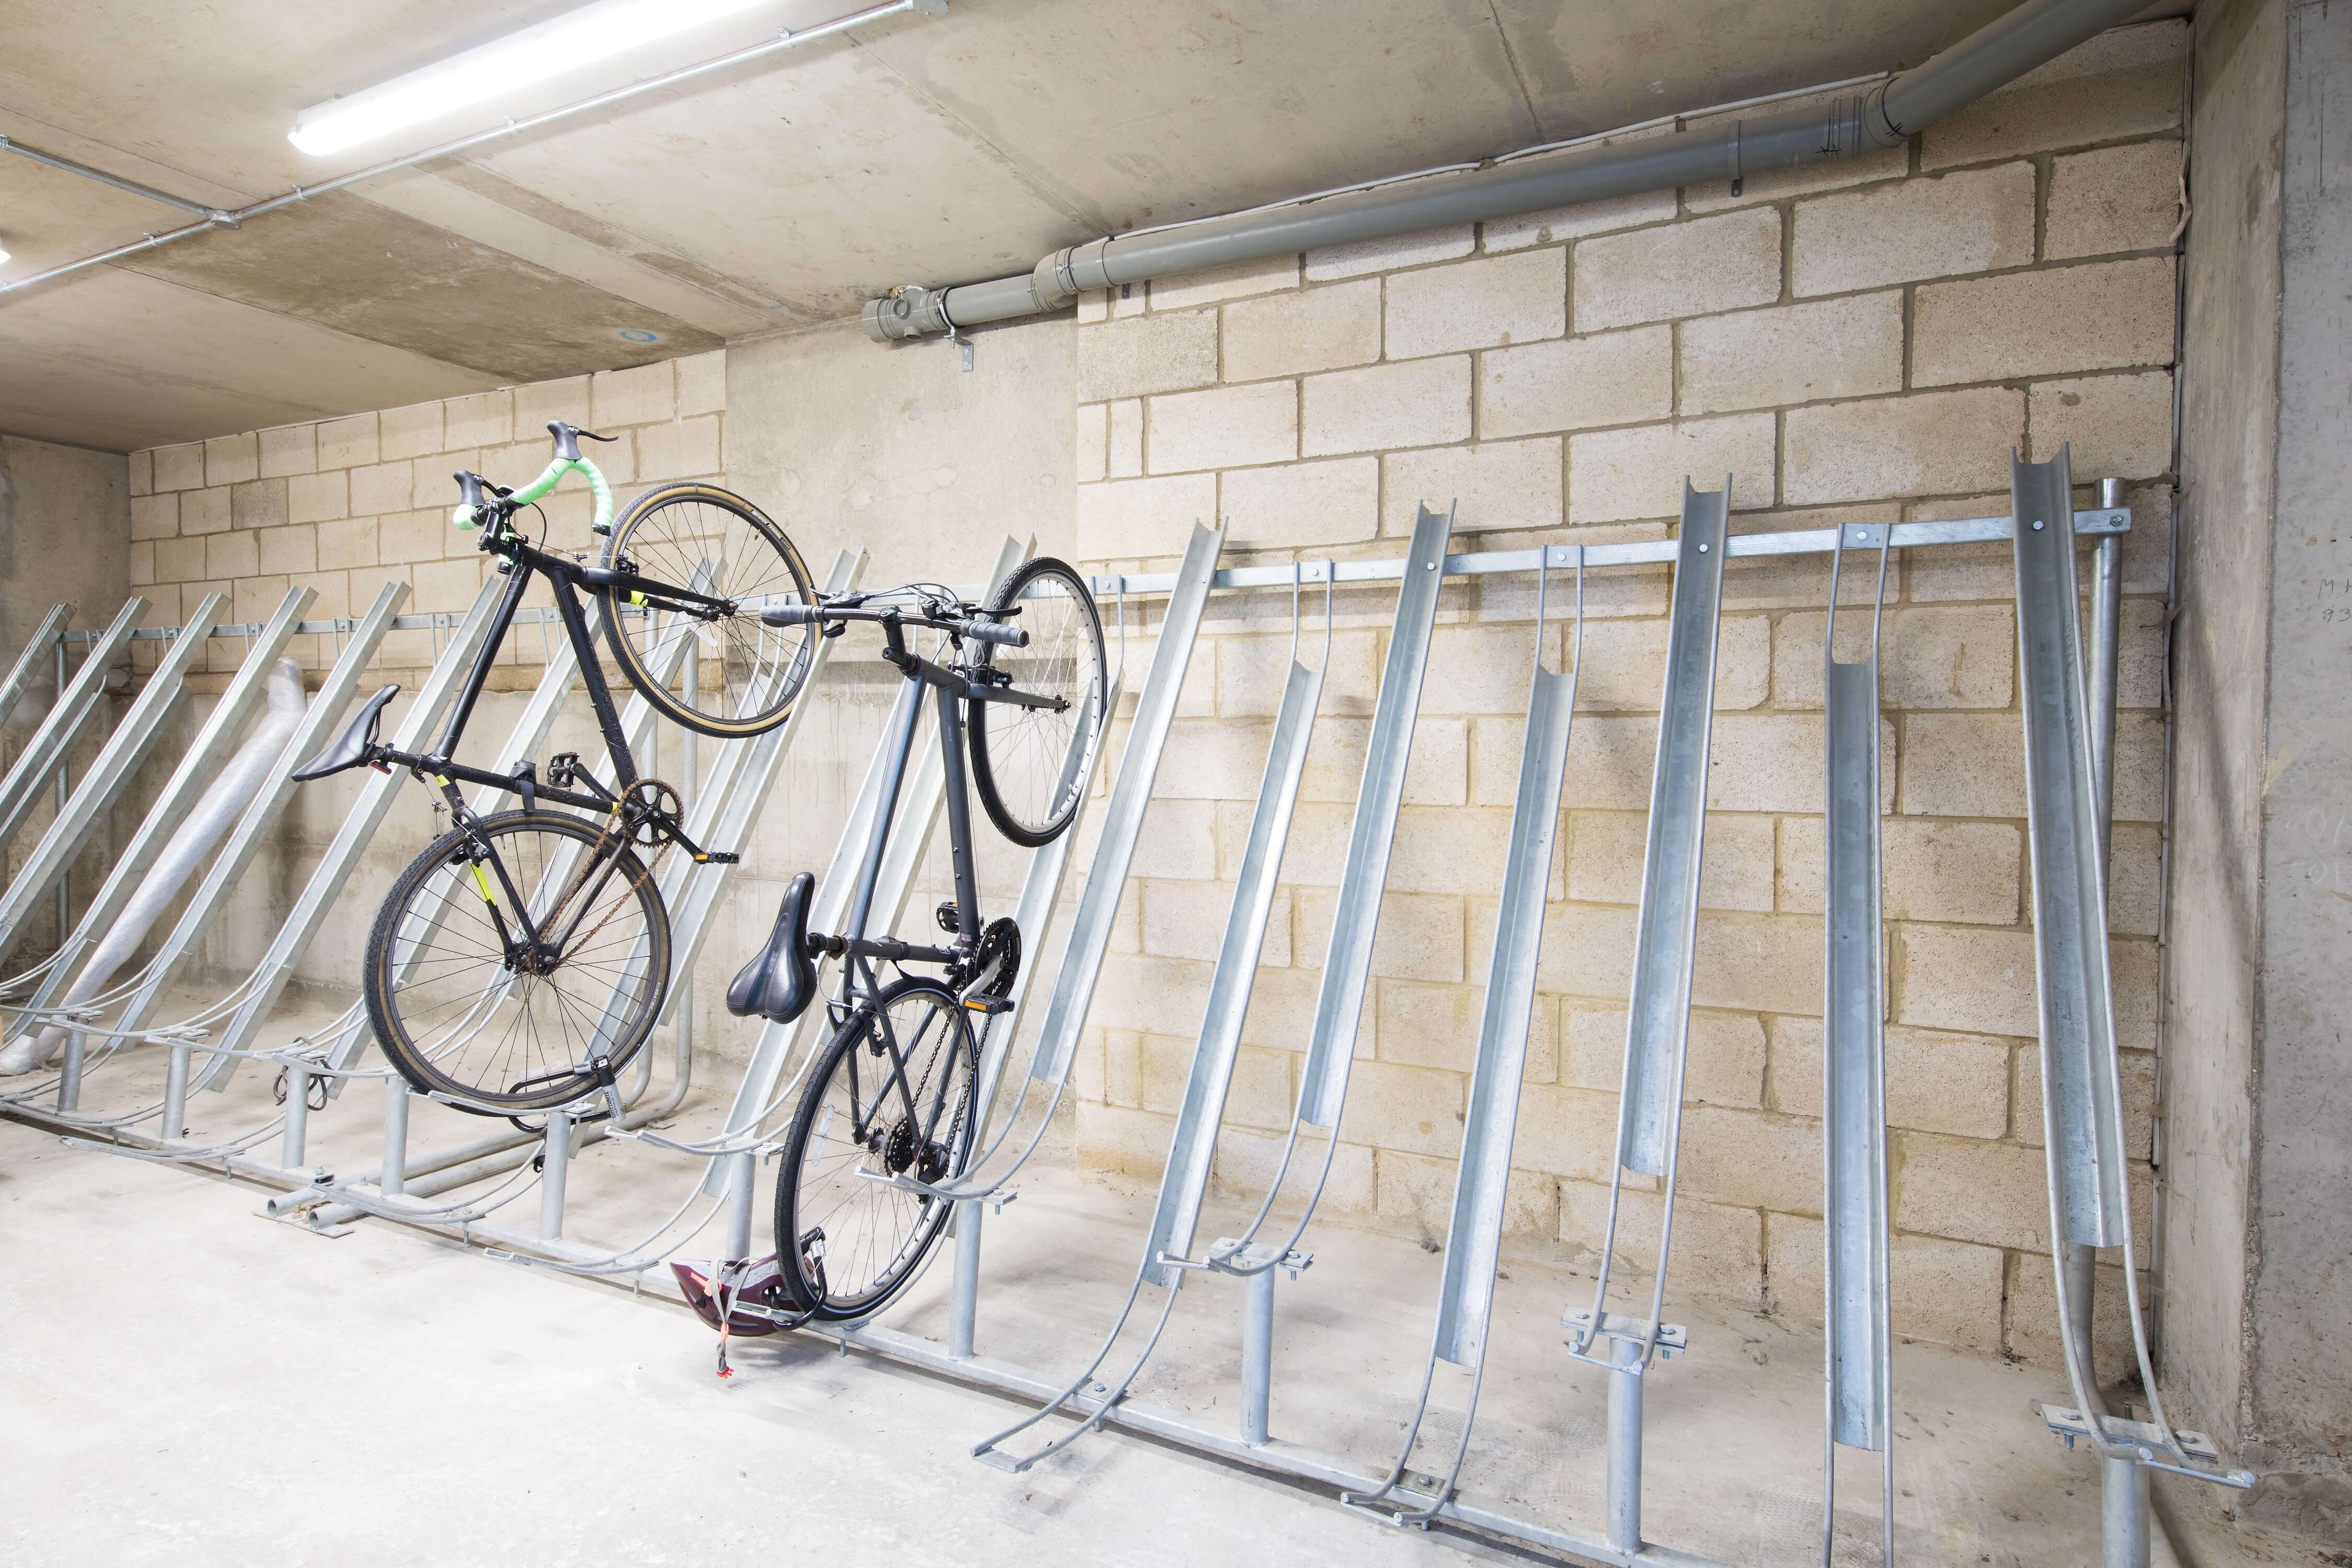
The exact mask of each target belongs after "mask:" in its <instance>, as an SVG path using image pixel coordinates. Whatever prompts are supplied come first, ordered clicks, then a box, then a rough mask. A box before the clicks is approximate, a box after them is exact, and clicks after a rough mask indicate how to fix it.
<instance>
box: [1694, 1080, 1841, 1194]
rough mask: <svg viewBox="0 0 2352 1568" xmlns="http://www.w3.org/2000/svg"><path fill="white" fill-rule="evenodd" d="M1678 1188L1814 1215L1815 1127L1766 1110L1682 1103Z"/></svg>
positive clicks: (1818, 1178)
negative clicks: (1683, 1105)
mask: <svg viewBox="0 0 2352 1568" xmlns="http://www.w3.org/2000/svg"><path fill="white" fill-rule="evenodd" d="M1681 1188H1682V1190H1683V1191H1685V1192H1687V1193H1689V1194H1690V1195H1691V1196H1693V1197H1695V1198H1704V1199H1706V1200H1708V1201H1710V1202H1714V1203H1719V1204H1727V1205H1733V1206H1735V1207H1738V1208H1768V1209H1777V1210H1779V1211H1780V1212H1781V1213H1783V1214H1819V1213H1821V1209H1822V1131H1821V1128H1820V1126H1819V1125H1818V1124H1817V1123H1814V1122H1811V1121H1802V1120H1800V1119H1797V1118H1794V1117H1785V1116H1780V1115H1777V1114H1774V1113H1773V1112H1770V1111H1764V1110H1736V1109H1733V1108H1731V1107H1727V1106H1714V1105H1686V1106H1685V1107H1684V1108H1683V1127H1682V1161H1681Z"/></svg>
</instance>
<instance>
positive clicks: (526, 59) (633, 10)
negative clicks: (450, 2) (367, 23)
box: [286, 0, 768, 157]
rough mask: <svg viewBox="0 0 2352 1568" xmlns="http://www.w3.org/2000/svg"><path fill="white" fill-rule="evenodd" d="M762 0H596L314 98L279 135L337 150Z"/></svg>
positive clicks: (314, 151) (309, 148)
mask: <svg viewBox="0 0 2352 1568" xmlns="http://www.w3.org/2000/svg"><path fill="white" fill-rule="evenodd" d="M767 3H768V0H596V3H595V4H594V5H583V6H582V7H580V9H578V10H577V11H570V12H566V13H565V14H564V15H562V16H558V17H556V18H555V19H554V20H553V21H550V22H541V24H540V25H539V26H536V27H525V28H524V29H523V30H522V31H521V32H520V33H513V34H509V36H508V37H503V38H500V39H499V40H497V41H496V42H494V43H488V44H484V45H482V46H481V47H478V48H472V49H467V51H466V52H465V53H464V54H461V55H452V56H450V57H449V58H447V59H446V60H442V61H440V62H439V63H437V64H435V65H429V66H425V67H422V68H419V69H416V70H413V71H410V72H409V73H408V74H407V75H406V76H402V77H394V79H392V80H390V81H387V82H384V83H383V84H381V85H379V86H376V87H372V88H369V89H366V90H365V91H363V92H355V93H352V95H351V96H350V97H348V98H334V99H330V100H327V101H326V102H324V103H320V104H313V105H312V106H311V107H310V108H309V109H306V110H303V111H302V112H301V113H300V114H298V115H296V116H295V117H294V129H293V130H291V131H289V132H287V133H286V139H287V140H288V141H289V142H293V143H294V145H295V146H297V147H299V148H300V149H301V150H302V151H303V152H305V153H310V155H311V156H313V157H319V156H321V155H323V154H326V153H340V152H341V151H342V150H343V149H344V148H346V147H354V146H357V145H358V144H359V143H361V142H372V141H373V140H375V139H376V138H377V137H379V136H385V135H389V134H391V133H392V132H394V131H400V130H404V129H406V128H407V127H409V126H411V125H419V124H422V123H424V122H425V121H428V120H435V119H438V118H439V117H441V116H442V115H445V114H451V113H455V112H456V111H457V110H460V109H464V108H467V107H468V106H470V105H473V104H477V103H483V102H488V101H489V100H494V99H499V98H505V97H509V96H510V95H512V94H514V93H515V92H517V91H519V90H520V89H524V88H527V87H530V86H531V85H532V84H534V83H536V82H541V81H545V80H547V79H549V78H551V77H556V76H561V75H562V74H563V73H564V72H565V71H569V70H576V69H578V68H580V67H582V66H587V65H593V64H594V63H595V62H597V61H598V60H606V59H611V58H613V57H614V56H615V55H621V54H626V53H627V52H629V51H630V50H632V49H636V48H641V47H644V46H646V45H647V44H650V43H654V42H656V41H657V40H659V39H662V38H667V37H672V36H673V35H675V34H678V33H683V32H686V31H688V29H690V28H694V27H699V26H703V25H704V24H705V23H709V22H716V21H719V20H720V19H722V18H724V17H728V16H734V15H735V14H736V13H737V12H739V11H748V10H750V9H751V8H752V7H753V6H754V5H765V4H767Z"/></svg>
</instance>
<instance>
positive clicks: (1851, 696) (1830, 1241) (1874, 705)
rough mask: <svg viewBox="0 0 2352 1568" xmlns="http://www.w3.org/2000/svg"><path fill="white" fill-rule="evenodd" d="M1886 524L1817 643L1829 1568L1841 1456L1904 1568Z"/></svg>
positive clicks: (1834, 576)
mask: <svg viewBox="0 0 2352 1568" xmlns="http://www.w3.org/2000/svg"><path fill="white" fill-rule="evenodd" d="M1892 542H1893V530H1892V529H1891V528H1890V527H1889V525H1887V524H1885V523H1874V524H1868V525H1861V524H1849V525H1847V526H1844V527H1842V528H1840V529H1839V530H1838V542H1837V548H1836V549H1835V550H1833V551H1832V552H1831V554H1830V598H1829V606H1830V607H1829V614H1828V615H1827V616H1825V617H1823V618H1824V621H1825V626H1824V629H1823V631H1822V667H1823V668H1822V676H1823V681H1822V704H1823V707H1824V710H1825V713H1824V718H1823V723H1822V728H1823V730H1824V731H1825V733H1826V735H1827V748H1826V749H1827V752H1828V784H1827V792H1826V794H1827V805H1828V812H1827V826H1826V828H1825V833H1824V837H1825V839H1826V842H1827V846H1828V859H1829V864H1828V868H1827V871H1826V874H1825V876H1824V878H1823V886H1824V887H1825V888H1826V889H1828V892H1827V903H1828V914H1827V918H1826V919H1825V920H1824V921H1822V930H1823V937H1822V942H1823V952H1822V1019H1823V1023H1822V1163H1823V1172H1824V1174H1823V1197H1822V1221H1823V1224H1822V1232H1823V1236H1822V1257H1823V1260H1824V1267H1825V1268H1826V1271H1827V1278H1826V1280H1825V1284H1824V1293H1823V1295H1822V1300H1823V1302H1824V1303H1825V1306H1824V1309H1823V1311H1822V1319H1823V1322H1822V1357H1823V1367H1822V1381H1823V1385H1824V1389H1825V1394H1824V1397H1825V1398H1826V1401H1827V1405H1828V1418H1827V1421H1826V1423H1825V1426H1824V1432H1823V1437H1822V1563H1823V1565H1824V1568H1827V1564H1828V1563H1830V1562H1831V1561H1832V1553H1833V1551H1834V1548H1835V1543H1836V1532H1837V1450H1838V1448H1839V1447H1841V1446H1843V1447H1849V1448H1861V1449H1865V1450H1874V1451H1876V1452H1877V1453H1878V1455H1879V1456H1880V1459H1879V1477H1880V1489H1879V1497H1880V1501H1879V1511H1880V1547H1879V1551H1880V1562H1881V1563H1883V1564H1885V1568H1894V1563H1895V1442H1894V1435H1893V1432H1892V1430H1891V1425H1892V1422H1893V1420H1894V1412H1895V1394H1894V1370H1893V1363H1892V1359H1891V1357H1892V1351H1891V1348H1890V1347H1891V1344H1892V1325H1891V1319H1890V1317H1889V1307H1888V1298H1887V1284H1886V1251H1887V1223H1888V1216H1887V1201H1886V1037H1885V1023H1884V1020H1885V1016H1886V965H1885V937H1884V936H1883V934H1882V932H1883V930H1884V928H1883V926H1882V924H1881V921H1880V904H1881V881H1880V875H1879V838H1878V835H1879V827H1878V802H1879V788H1878V780H1879V765H1878V689H1879V688H1878V647H1879V631H1880V627H1881V626H1882V624H1883V622H1884V620H1885V606H1886V560H1887V552H1888V547H1889V545H1890V544H1891V543H1892ZM1873 544H1874V545H1876V546H1877V547H1878V576H1877V583H1876V591H1875V592H1874V594H1873V595H1872V599H1871V611H1870V651H1869V654H1868V655H1867V657H1865V658H1863V659H1861V660H1860V661H1858V662H1856V663H1852V664H1846V663H1841V662H1840V661H1839V659H1838V657H1837V614H1838V603H1839V599H1838V581H1839V574H1840V571H1841V569H1842V568H1843V566H1844V564H1845V552H1846V550H1847V548H1848V547H1849V546H1852V547H1853V548H1856V549H1863V548H1867V547H1868V546H1870V545H1873Z"/></svg>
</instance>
